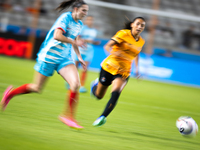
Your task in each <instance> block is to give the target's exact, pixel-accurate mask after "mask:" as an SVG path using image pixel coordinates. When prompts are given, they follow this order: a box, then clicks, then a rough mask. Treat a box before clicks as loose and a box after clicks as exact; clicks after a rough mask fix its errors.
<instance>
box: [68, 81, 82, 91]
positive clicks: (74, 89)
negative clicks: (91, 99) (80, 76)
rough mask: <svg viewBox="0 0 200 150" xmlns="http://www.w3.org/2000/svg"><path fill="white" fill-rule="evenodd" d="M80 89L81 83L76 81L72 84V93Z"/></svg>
mask: <svg viewBox="0 0 200 150" xmlns="http://www.w3.org/2000/svg"><path fill="white" fill-rule="evenodd" d="M79 87H80V82H79V81H74V82H72V83H71V84H70V89H71V90H72V91H77V90H78V88H79Z"/></svg>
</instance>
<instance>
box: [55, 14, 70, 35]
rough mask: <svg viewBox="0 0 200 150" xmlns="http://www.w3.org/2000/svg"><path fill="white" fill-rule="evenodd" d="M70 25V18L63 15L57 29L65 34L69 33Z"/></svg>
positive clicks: (58, 21) (59, 19)
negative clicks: (68, 27) (68, 26)
mask: <svg viewBox="0 0 200 150" xmlns="http://www.w3.org/2000/svg"><path fill="white" fill-rule="evenodd" d="M68 23H69V17H68V15H66V14H62V15H61V16H60V17H59V18H58V20H57V23H56V26H55V29H61V30H63V32H64V33H66V32H67V25H68Z"/></svg>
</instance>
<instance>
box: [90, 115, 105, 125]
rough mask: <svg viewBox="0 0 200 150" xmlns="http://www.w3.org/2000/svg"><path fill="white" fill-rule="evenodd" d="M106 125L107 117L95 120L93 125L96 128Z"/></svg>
mask: <svg viewBox="0 0 200 150" xmlns="http://www.w3.org/2000/svg"><path fill="white" fill-rule="evenodd" d="M105 123H106V117H104V116H101V117H99V118H97V120H95V121H94V123H93V124H92V125H93V126H95V127H100V126H102V125H104V124H105Z"/></svg>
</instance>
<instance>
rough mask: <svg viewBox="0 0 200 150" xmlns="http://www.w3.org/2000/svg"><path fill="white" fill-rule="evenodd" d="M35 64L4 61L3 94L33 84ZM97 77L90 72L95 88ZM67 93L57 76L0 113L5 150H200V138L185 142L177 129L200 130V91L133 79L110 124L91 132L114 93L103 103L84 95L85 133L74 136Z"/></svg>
mask: <svg viewBox="0 0 200 150" xmlns="http://www.w3.org/2000/svg"><path fill="white" fill-rule="evenodd" d="M34 64H35V61H32V60H24V59H17V58H9V57H4V56H0V93H1V94H3V92H4V90H5V89H6V87H7V86H8V85H10V84H12V85H14V87H17V86H20V85H22V84H24V83H30V82H32V79H33V74H34V69H33V66H34ZM97 76H98V74H97V73H94V72H90V73H89V75H88V80H87V85H86V87H87V89H89V87H90V82H91V81H92V80H94V79H95V78H96V77H97ZM65 97H66V90H65V87H64V80H63V79H62V78H61V77H60V76H59V75H58V74H57V73H55V74H54V76H53V77H51V78H50V79H49V81H48V83H47V84H46V87H45V89H44V90H43V92H42V94H28V95H22V96H17V97H14V98H13V99H12V101H11V102H10V104H9V105H8V107H7V109H6V111H5V112H3V113H0V150H132V149H133V150H200V133H199V134H198V135H197V136H196V137H195V138H185V137H183V136H181V135H180V134H179V132H178V130H177V129H176V126H175V122H176V119H177V118H178V117H180V116H184V115H187V116H191V117H193V118H194V119H195V120H196V122H197V124H199V125H200V89H198V88H191V87H184V86H179V85H172V84H165V83H158V82H152V81H146V80H143V81H140V82H138V81H137V80H135V79H134V78H131V79H130V80H129V83H128V85H127V86H126V87H125V89H124V91H123V92H122V94H121V96H120V99H119V102H118V105H117V106H116V108H115V109H114V111H113V112H112V113H111V114H110V115H109V117H108V119H107V123H106V124H105V125H104V126H102V127H99V128H95V127H93V126H92V123H93V121H94V120H95V119H96V118H97V117H98V116H99V115H100V114H101V112H102V111H103V109H104V106H105V105H106V103H107V101H108V99H109V97H110V90H108V92H107V94H106V96H105V97H104V99H102V100H101V101H98V100H96V99H93V98H91V97H90V94H89V92H88V93H86V94H80V102H79V106H78V113H77V120H78V121H79V122H80V125H82V126H84V127H85V129H84V130H81V131H76V130H73V129H71V128H69V127H67V126H66V125H64V124H63V123H61V122H60V121H59V120H58V115H59V114H60V113H61V112H62V110H63V107H64V101H65Z"/></svg>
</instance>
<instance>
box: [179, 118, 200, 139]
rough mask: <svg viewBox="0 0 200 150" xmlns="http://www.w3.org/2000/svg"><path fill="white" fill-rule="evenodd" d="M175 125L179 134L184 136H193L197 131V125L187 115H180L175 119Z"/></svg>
mask: <svg viewBox="0 0 200 150" xmlns="http://www.w3.org/2000/svg"><path fill="white" fill-rule="evenodd" d="M176 127H177V128H178V130H179V132H180V133H181V135H183V136H186V137H194V136H196V135H197V132H198V125H197V123H196V122H195V121H194V119H192V117H189V116H181V117H179V118H178V119H177V120H176Z"/></svg>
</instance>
